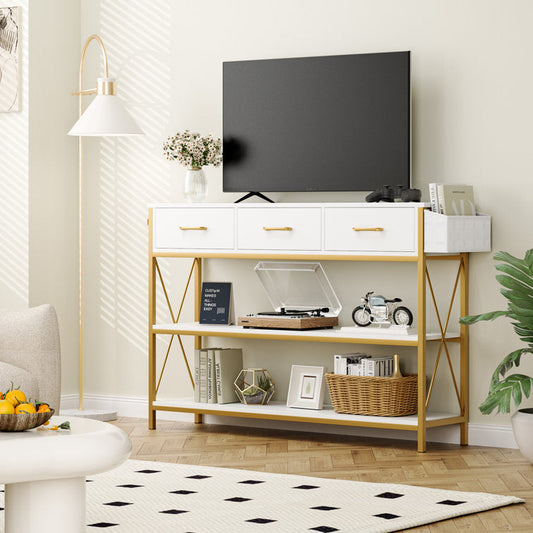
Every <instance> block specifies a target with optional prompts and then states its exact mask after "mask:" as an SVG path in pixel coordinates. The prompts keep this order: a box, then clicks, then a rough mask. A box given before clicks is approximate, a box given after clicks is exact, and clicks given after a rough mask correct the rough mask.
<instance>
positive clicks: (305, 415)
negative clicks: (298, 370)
mask: <svg viewBox="0 0 533 533" xmlns="http://www.w3.org/2000/svg"><path fill="white" fill-rule="evenodd" d="M154 407H155V408H156V409H158V408H162V410H175V411H184V412H200V413H205V414H211V415H217V414H218V415H224V416H232V415H234V416H237V417H248V418H267V419H271V420H272V419H277V420H295V421H298V422H314V423H323V424H337V425H354V426H368V427H386V426H394V427H395V428H397V429H406V430H413V431H416V429H417V426H418V417H417V415H410V416H391V417H386V416H363V415H349V414H342V413H336V412H335V411H334V410H333V408H332V407H329V408H328V407H326V408H324V409H317V410H315V409H297V408H294V407H287V405H286V404H285V403H283V402H276V401H273V402H270V403H269V404H268V405H244V404H241V403H238V402H237V403H226V404H217V403H198V402H195V401H194V400H193V399H192V398H181V399H179V400H172V401H169V400H167V401H157V402H155V403H154ZM457 417H459V415H458V414H454V413H430V412H428V413H426V420H427V424H428V426H432V425H443V424H442V422H444V421H446V420H449V419H456V418H457Z"/></svg>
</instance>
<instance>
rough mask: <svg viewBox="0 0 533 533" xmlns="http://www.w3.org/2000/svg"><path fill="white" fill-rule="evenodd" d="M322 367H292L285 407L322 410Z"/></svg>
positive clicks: (323, 369)
mask: <svg viewBox="0 0 533 533" xmlns="http://www.w3.org/2000/svg"><path fill="white" fill-rule="evenodd" d="M324 371H325V368H324V367H323V366H304V365H292V368H291V378H290V381H289V393H288V394H287V406H288V407H297V408H300V409H322V407H323V405H324Z"/></svg>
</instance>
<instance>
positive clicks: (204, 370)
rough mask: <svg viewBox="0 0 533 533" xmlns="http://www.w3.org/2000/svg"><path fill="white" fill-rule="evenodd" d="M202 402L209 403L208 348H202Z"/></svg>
mask: <svg viewBox="0 0 533 533" xmlns="http://www.w3.org/2000/svg"><path fill="white" fill-rule="evenodd" d="M200 402H202V403H207V350H205V349H202V350H200Z"/></svg>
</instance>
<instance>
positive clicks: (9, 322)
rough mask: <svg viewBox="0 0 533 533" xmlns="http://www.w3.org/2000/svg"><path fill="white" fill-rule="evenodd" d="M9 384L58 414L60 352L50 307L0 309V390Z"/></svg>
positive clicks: (55, 322)
mask: <svg viewBox="0 0 533 533" xmlns="http://www.w3.org/2000/svg"><path fill="white" fill-rule="evenodd" d="M11 383H13V385H14V386H15V387H20V389H21V390H22V391H24V392H25V393H26V396H27V397H28V399H31V400H33V401H41V402H47V403H48V404H50V407H52V408H53V409H55V410H56V413H59V402H60V397H61V350H60V345H59V328H58V324H57V316H56V312H55V310H54V308H53V307H52V306H51V305H49V304H44V305H40V306H38V307H32V308H30V309H23V310H16V311H15V310H5V309H0V391H1V392H5V391H6V390H7V389H8V388H9V387H10V386H11Z"/></svg>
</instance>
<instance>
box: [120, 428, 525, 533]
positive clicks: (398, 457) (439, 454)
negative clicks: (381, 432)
mask: <svg viewBox="0 0 533 533" xmlns="http://www.w3.org/2000/svg"><path fill="white" fill-rule="evenodd" d="M115 424H116V425H117V426H119V427H120V428H122V429H123V430H124V431H126V432H127V433H128V434H129V436H130V439H131V441H132V445H133V452H132V455H131V458H132V459H142V460H145V461H167V462H172V463H188V464H199V465H207V466H220V467H226V468H241V469H246V470H257V471H266V472H278V473H281V474H298V475H309V476H316V477H327V478H337V479H353V480H358V481H370V482H390V483H404V484H409V485H419V486H427V487H435V488H446V489H451V490H462V491H475V492H494V493H498V494H512V495H514V496H518V497H521V498H524V499H525V500H526V503H525V504H520V505H512V506H509V507H503V508H501V509H496V510H493V511H487V512H484V513H479V514H477V515H471V516H465V517H461V518H457V519H454V520H447V521H445V522H439V523H436V524H431V525H428V526H425V527H420V528H415V529H411V530H409V531H413V532H415V531H416V532H420V533H422V532H424V533H429V532H431V533H434V532H452V531H473V532H478V531H480V532H482V531H491V532H493V531H529V532H533V516H532V514H533V465H531V464H530V463H528V462H527V461H526V460H525V459H524V458H523V457H522V456H521V455H520V453H519V452H518V450H512V449H506V448H485V447H480V446H469V447H461V446H456V445H449V444H430V445H429V446H428V451H427V452H426V453H425V454H419V453H417V452H416V444H415V443H414V442H412V441H394V440H389V439H370V438H362V437H357V438H355V437H345V436H338V435H323V434H320V435H317V434H310V433H299V432H287V431H273V430H264V429H252V428H238V427H230V426H219V425H194V424H192V423H191V424H188V423H183V422H169V421H158V423H157V429H156V430H153V431H151V430H149V429H148V424H147V421H146V420H144V419H133V418H121V419H119V420H118V421H116V422H115Z"/></svg>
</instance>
